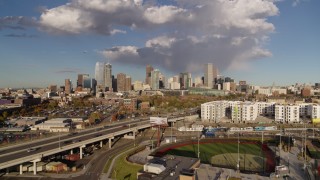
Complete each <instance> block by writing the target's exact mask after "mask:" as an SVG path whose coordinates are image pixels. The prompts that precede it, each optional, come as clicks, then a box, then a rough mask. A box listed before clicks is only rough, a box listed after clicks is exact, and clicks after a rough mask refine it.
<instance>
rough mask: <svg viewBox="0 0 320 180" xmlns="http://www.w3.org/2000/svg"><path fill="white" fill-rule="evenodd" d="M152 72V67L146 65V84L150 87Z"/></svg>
mask: <svg viewBox="0 0 320 180" xmlns="http://www.w3.org/2000/svg"><path fill="white" fill-rule="evenodd" d="M152 71H153V67H152V66H151V65H147V67H146V84H149V85H150V86H151V72H152Z"/></svg>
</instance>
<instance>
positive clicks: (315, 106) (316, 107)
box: [311, 104, 320, 121]
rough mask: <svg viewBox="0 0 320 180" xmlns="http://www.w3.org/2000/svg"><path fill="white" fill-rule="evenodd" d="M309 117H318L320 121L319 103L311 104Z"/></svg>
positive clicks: (313, 118)
mask: <svg viewBox="0 0 320 180" xmlns="http://www.w3.org/2000/svg"><path fill="white" fill-rule="evenodd" d="M311 118H312V120H315V119H319V121H320V104H313V105H312V112H311Z"/></svg>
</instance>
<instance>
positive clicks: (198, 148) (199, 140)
mask: <svg viewBox="0 0 320 180" xmlns="http://www.w3.org/2000/svg"><path fill="white" fill-rule="evenodd" d="M199 141H200V139H199V131H198V158H199V159H200V148H199V144H200V143H199Z"/></svg>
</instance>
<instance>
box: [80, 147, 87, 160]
mask: <svg viewBox="0 0 320 180" xmlns="http://www.w3.org/2000/svg"><path fill="white" fill-rule="evenodd" d="M85 147H86V145H82V146H80V147H79V148H80V159H82V158H83V149H82V148H85Z"/></svg>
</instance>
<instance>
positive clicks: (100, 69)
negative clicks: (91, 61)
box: [95, 62, 105, 87]
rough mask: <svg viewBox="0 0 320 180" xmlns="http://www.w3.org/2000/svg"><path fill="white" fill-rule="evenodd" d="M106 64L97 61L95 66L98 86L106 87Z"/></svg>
mask: <svg viewBox="0 0 320 180" xmlns="http://www.w3.org/2000/svg"><path fill="white" fill-rule="evenodd" d="M104 66H105V63H103V62H97V63H96V68H95V80H96V81H97V86H99V87H105V86H104Z"/></svg>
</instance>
